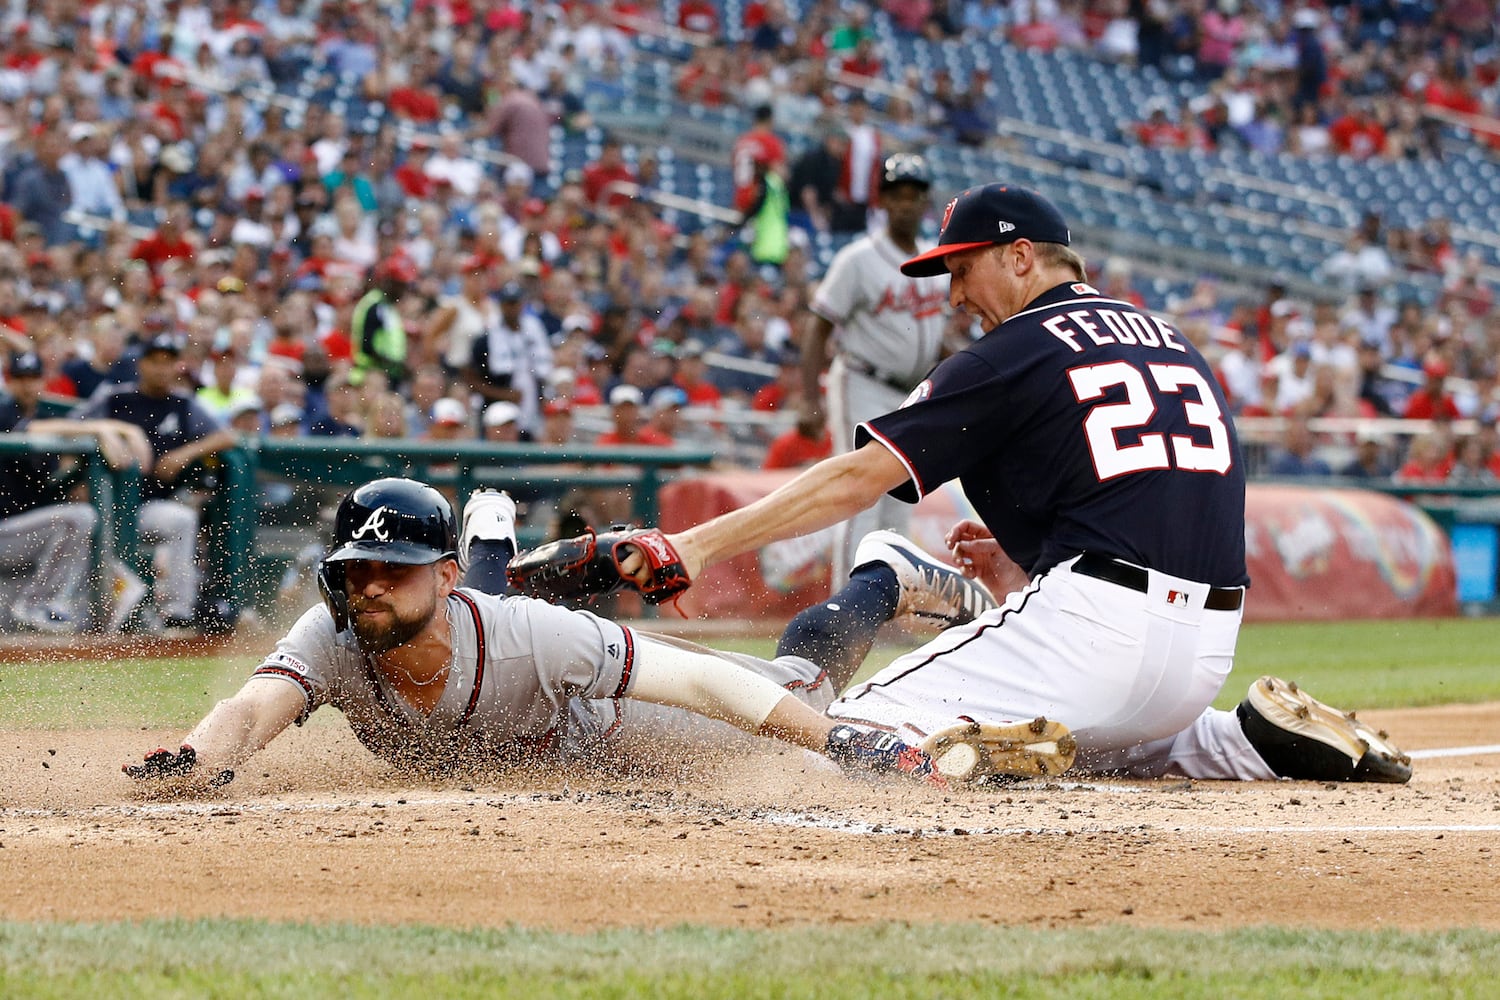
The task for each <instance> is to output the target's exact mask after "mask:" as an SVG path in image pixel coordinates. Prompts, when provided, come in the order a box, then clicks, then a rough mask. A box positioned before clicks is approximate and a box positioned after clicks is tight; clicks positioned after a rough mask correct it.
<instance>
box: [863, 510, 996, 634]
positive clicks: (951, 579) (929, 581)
mask: <svg viewBox="0 0 1500 1000" xmlns="http://www.w3.org/2000/svg"><path fill="white" fill-rule="evenodd" d="M876 562H878V563H884V564H885V565H887V566H889V567H890V568H891V569H893V570H895V572H896V580H897V582H898V583H900V584H901V598H900V600H899V601H898V603H897V604H896V613H895V615H894V616H892V617H893V618H894V619H897V620H899V619H901V618H903V617H906V616H910V617H912V618H914V619H916V620H917V621H919V622H924V623H926V624H928V625H933V626H936V627H937V628H948V627H949V626H952V625H966V624H968V623H969V622H971V621H973V620H974V619H975V618H978V617H979V616H980V615H982V614H984V613H985V612H986V611H988V610H990V609H991V608H993V607H996V604H995V599H994V598H993V597H991V596H990V592H989V591H988V590H985V589H984V587H983V586H981V585H980V584H979V583H977V582H976V581H974V580H970V579H969V578H968V577H966V576H964V575H963V574H962V573H960V572H959V571H958V570H956V569H954V568H953V567H952V566H949V565H946V564H945V563H941V562H939V561H938V560H937V559H934V558H933V557H932V556H931V555H929V554H928V553H927V552H924V551H923V550H922V549H920V548H918V547H917V546H916V545H915V544H913V543H912V542H911V541H910V540H909V539H907V538H905V537H903V536H902V535H900V534H897V533H896V532H894V531H872V532H870V533H869V534H868V535H866V536H865V537H864V538H861V539H860V540H859V546H858V548H856V549H855V550H854V567H855V569H858V568H859V567H861V566H866V565H868V564H870V563H876Z"/></svg>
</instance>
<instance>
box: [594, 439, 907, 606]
mask: <svg viewBox="0 0 1500 1000" xmlns="http://www.w3.org/2000/svg"><path fill="white" fill-rule="evenodd" d="M909 478H910V476H908V475H907V472H906V466H904V465H902V464H901V461H900V459H898V458H896V456H895V455H893V454H891V453H890V452H889V451H887V450H886V449H885V447H884V446H882V445H880V444H877V443H875V442H873V441H872V442H870V443H868V444H866V445H865V446H864V447H862V448H860V449H859V450H858V451H852V452H848V453H846V454H843V455H835V456H834V457H833V458H825V459H824V460H823V461H821V462H819V463H818V464H816V465H814V466H812V467H811V468H809V469H807V470H805V471H804V472H802V473H801V474H800V475H799V476H797V477H796V478H795V479H793V480H792V481H791V482H788V483H785V484H784V485H782V486H781V487H779V488H778V489H776V490H775V491H773V492H772V493H770V494H768V495H766V496H764V497H761V498H760V499H759V500H757V501H755V502H754V503H752V504H750V505H748V506H745V507H741V508H740V509H739V510H735V511H730V512H729V513H728V514H721V515H720V516H718V517H716V518H713V519H712V520H709V521H705V522H703V523H702V524H700V525H698V526H697V527H695V528H689V529H687V530H686V531H683V532H679V533H678V534H675V535H669V536H668V540H669V541H670V542H671V545H672V547H673V549H674V551H675V553H676V554H677V556H678V558H679V559H680V561H681V563H682V565H683V566H684V567H685V569H686V571H687V575H688V578H689V579H697V577H698V574H699V572H700V571H701V570H702V569H703V567H705V566H709V565H712V564H713V563H716V562H720V561H721V560H724V559H729V558H732V557H734V556H737V555H740V554H741V553H744V552H753V551H755V550H756V549H759V548H762V547H763V546H766V545H769V544H771V543H772V542H779V541H781V540H783V539H786V538H800V537H802V536H803V535H809V534H811V533H813V532H814V531H818V530H820V529H822V528H827V527H829V526H830V525H834V524H837V523H838V522H840V521H844V520H847V519H848V518H850V517H853V516H854V515H855V514H858V513H859V512H860V511H862V510H864V509H865V508H866V507H869V506H870V505H871V504H873V503H874V502H875V501H876V500H879V499H880V497H881V496H882V495H884V494H885V493H887V492H889V491H890V490H893V489H895V488H896V487H897V486H900V485H901V484H902V483H904V482H906V481H907V480H908V479H909ZM620 572H621V573H622V574H623V575H624V576H626V577H628V578H631V579H633V580H635V582H636V584H637V585H638V586H639V585H644V584H646V583H649V581H650V573H649V567H648V566H647V564H646V561H645V560H644V559H643V558H642V557H641V556H640V555H638V554H634V553H633V554H631V555H629V556H626V557H624V558H622V559H621V560H620Z"/></svg>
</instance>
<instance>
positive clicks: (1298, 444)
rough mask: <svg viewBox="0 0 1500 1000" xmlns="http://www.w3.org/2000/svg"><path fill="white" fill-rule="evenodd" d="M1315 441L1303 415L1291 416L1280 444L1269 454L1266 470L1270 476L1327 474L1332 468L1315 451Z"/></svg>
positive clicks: (1283, 431)
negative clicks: (1269, 458)
mask: <svg viewBox="0 0 1500 1000" xmlns="http://www.w3.org/2000/svg"><path fill="white" fill-rule="evenodd" d="M1316 444H1317V441H1316V439H1315V437H1314V436H1313V432H1312V431H1311V430H1310V429H1309V428H1308V426H1307V418H1306V417H1304V416H1300V415H1299V416H1291V417H1287V419H1286V426H1285V428H1283V430H1282V433H1281V445H1280V447H1278V448H1277V449H1276V450H1275V451H1273V452H1272V454H1271V460H1270V463H1269V464H1268V465H1267V467H1266V472H1267V473H1268V474H1269V475H1272V476H1329V475H1332V474H1333V470H1332V469H1330V468H1329V467H1328V463H1327V462H1325V461H1323V459H1321V458H1319V457H1318V456H1317V454H1316V452H1315V446H1316Z"/></svg>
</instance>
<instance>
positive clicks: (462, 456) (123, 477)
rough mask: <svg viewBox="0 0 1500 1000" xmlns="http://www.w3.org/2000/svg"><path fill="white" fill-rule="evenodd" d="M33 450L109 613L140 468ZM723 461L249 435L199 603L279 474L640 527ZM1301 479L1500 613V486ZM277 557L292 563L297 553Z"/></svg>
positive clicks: (199, 473) (695, 455) (1476, 604)
mask: <svg viewBox="0 0 1500 1000" xmlns="http://www.w3.org/2000/svg"><path fill="white" fill-rule="evenodd" d="M27 454H54V455H58V456H61V457H63V458H64V459H66V460H69V461H71V462H72V463H75V464H76V468H74V469H72V470H70V471H69V472H68V475H69V476H70V478H72V479H75V480H77V481H78V482H79V483H81V484H86V485H87V488H88V495H89V499H90V502H92V503H93V504H94V506H95V508H96V509H97V510H98V512H99V519H98V524H97V525H96V527H95V530H94V545H93V572H92V573H91V574H90V586H91V595H90V596H91V599H92V603H93V607H94V609H95V610H96V613H97V612H98V611H99V609H102V608H103V607H104V606H105V597H106V595H104V594H103V592H102V591H103V588H104V587H105V586H106V582H107V579H108V575H109V574H108V573H107V566H106V563H107V560H108V559H109V558H110V557H114V558H118V559H119V560H120V561H121V562H123V563H124V564H125V565H127V566H130V567H132V568H134V569H135V570H136V571H137V572H138V573H139V574H140V575H141V576H142V577H143V578H144V579H146V580H148V581H149V580H150V577H151V563H150V555H149V553H148V552H147V551H145V550H144V549H143V547H142V546H141V544H140V542H139V538H138V530H137V515H138V514H139V508H140V503H141V473H140V471H139V470H138V469H134V468H127V469H123V470H114V469H110V468H109V466H108V464H107V463H106V462H105V461H104V459H103V456H102V455H101V454H100V453H99V451H98V449H97V447H96V445H95V443H94V441H93V440H92V439H91V438H67V437H60V436H54V435H43V434H14V433H12V434H4V435H0V456H15V455H27ZM718 457H719V455H718V453H717V452H716V451H715V450H713V449H708V448H683V447H676V448H657V447H600V446H577V447H566V448H555V447H551V446H545V445H534V444H491V443H487V442H481V441H463V442H435V441H412V440H400V439H397V440H388V441H382V440H353V441H349V440H342V441H341V440H335V439H322V440H319V439H308V438H288V439H277V438H269V437H262V438H252V439H249V440H247V441H246V442H245V443H244V444H243V445H242V446H241V447H238V448H233V449H229V450H227V451H224V452H221V453H219V454H218V455H216V456H211V457H210V459H208V460H206V461H205V462H204V463H202V464H201V465H200V467H198V468H196V469H194V470H192V472H191V474H190V475H191V478H190V482H191V485H192V486H193V487H195V488H197V489H198V490H200V492H201V494H202V496H203V504H202V513H203V517H202V529H203V546H204V548H203V552H204V565H203V582H202V599H201V600H200V606H205V607H207V608H209V609H211V610H212V611H213V614H212V615H210V616H209V617H210V620H213V619H216V618H217V619H221V620H223V621H225V622H232V621H233V620H234V618H235V615H236V614H237V613H238V611H240V610H242V609H243V608H245V607H248V606H250V605H251V603H252V602H253V600H254V596H255V590H256V585H255V579H256V573H255V562H256V560H257V558H258V557H262V556H265V555H267V552H266V551H265V549H266V544H265V538H266V531H265V528H264V527H263V526H262V523H261V521H262V518H261V509H260V504H261V496H262V488H263V486H264V484H265V483H266V481H267V480H268V479H271V478H279V479H282V480H287V481H294V482H298V483H303V484H309V485H311V486H315V487H318V488H328V490H329V491H330V492H333V493H337V492H341V491H342V490H344V489H347V488H349V487H351V486H355V485H358V484H359V483H362V482H366V481H368V480H370V479H374V478H378V477H380V476H387V475H401V476H411V477H414V478H417V479H421V480H423V481H426V482H429V483H432V484H433V485H435V486H438V487H440V488H445V489H447V490H449V491H451V493H452V495H453V496H454V497H455V499H456V500H457V501H458V502H459V503H460V504H461V503H462V502H463V501H464V500H465V499H466V498H467V497H468V495H469V493H471V492H472V491H473V490H475V489H478V488H480V487H495V488H501V489H511V490H526V489H530V490H536V489H538V488H540V489H544V490H555V491H557V492H562V491H566V490H568V489H572V488H575V487H585V488H587V487H628V488H629V489H630V490H631V501H632V520H633V521H634V522H635V523H637V524H655V523H657V521H658V506H657V504H658V493H659V491H660V488H661V487H662V485H663V484H664V483H665V482H666V480H667V479H669V478H670V477H672V476H674V475H676V474H678V473H679V472H680V471H681V470H684V469H688V468H695V467H696V468H701V467H705V466H708V465H709V464H711V463H713V462H714V461H715V460H716V459H717V458H718ZM1297 481H1298V482H1300V483H1301V484H1303V485H1308V486H1320V487H1327V488H1329V489H1338V488H1347V487H1351V486H1357V487H1360V488H1365V489H1375V490H1378V491H1381V492H1384V493H1388V494H1392V495H1395V496H1400V497H1404V498H1406V499H1408V500H1409V501H1411V502H1413V503H1415V504H1416V505H1418V506H1419V507H1421V508H1422V509H1423V510H1425V511H1426V512H1427V513H1428V514H1429V515H1430V516H1431V517H1433V519H1434V520H1435V521H1436V522H1437V523H1438V525H1439V526H1440V527H1442V528H1443V530H1444V531H1445V533H1447V534H1448V535H1449V537H1450V538H1451V539H1453V542H1454V548H1455V556H1456V558H1457V559H1458V560H1459V561H1460V562H1461V563H1464V564H1465V567H1466V572H1465V573H1463V574H1461V576H1463V577H1464V578H1466V579H1468V580H1471V581H1472V580H1476V579H1477V580H1478V581H1479V585H1478V586H1477V588H1476V589H1475V590H1474V591H1473V593H1471V594H1470V595H1467V596H1466V595H1464V594H1462V593H1461V595H1460V600H1461V602H1462V603H1463V606H1464V609H1465V610H1466V611H1468V612H1470V613H1484V614H1495V613H1500V599H1497V597H1496V594H1495V591H1496V586H1495V585H1496V576H1497V565H1500V486H1493V485H1458V484H1400V483H1390V482H1375V483H1371V482H1367V481H1361V480H1351V479H1346V478H1343V477H1337V476H1335V477H1328V478H1316V479H1299V480H1297ZM302 527H303V529H304V534H307V535H311V536H315V537H318V538H321V535H320V534H319V531H320V525H319V524H318V523H316V521H310V522H309V523H306V524H304V525H303V526H302ZM540 530H541V529H540V526H532V527H531V528H530V529H528V530H527V531H526V532H525V533H523V536H522V539H521V541H522V544H523V545H529V544H535V543H537V542H539V541H541V540H542V539H541V537H540V535H539V533H538V532H539V531H540ZM276 555H278V556H279V557H280V558H283V559H284V558H287V557H288V556H290V555H291V553H290V552H286V551H284V552H281V553H277V554H276ZM1462 588H1463V581H1462V580H1461V590H1462Z"/></svg>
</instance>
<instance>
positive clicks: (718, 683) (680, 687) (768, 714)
mask: <svg viewBox="0 0 1500 1000" xmlns="http://www.w3.org/2000/svg"><path fill="white" fill-rule="evenodd" d="M625 696H626V697H627V698H636V699H639V700H640V701H649V702H651V703H653V704H656V705H670V706H672V707H674V708H685V709H687V710H688V711H690V712H697V713H698V714H699V715H706V716H708V717H709V718H711V719H721V720H723V721H724V722H727V723H729V724H730V725H732V726H735V727H737V728H739V729H743V730H744V731H745V732H747V733H754V734H755V735H757V736H772V737H775V738H777V739H781V740H784V741H786V742H788V743H794V744H796V745H797V746H800V747H805V748H807V749H809V750H816V751H819V752H821V751H822V750H823V748H824V745H825V744H826V742H827V739H828V730H829V729H831V728H832V723H831V722H829V721H828V719H827V718H825V717H824V716H823V715H822V714H821V713H819V712H816V711H814V710H813V709H812V708H810V707H809V706H808V705H806V704H805V703H803V702H801V701H799V700H797V698H795V697H794V696H792V695H790V694H788V693H787V692H786V690H785V689H784V688H782V687H781V686H780V685H778V684H776V682H774V681H772V680H770V679H768V678H766V677H762V676H761V675H760V674H757V673H752V672H751V671H749V670H746V669H744V668H742V667H738V666H735V665H734V664H732V663H729V662H728V661H726V660H722V659H719V658H718V657H716V656H710V655H708V654H705V653H699V652H694V651H693V650H690V649H682V648H680V647H678V646H669V645H667V644H665V643H660V642H652V641H651V640H650V639H647V638H644V637H642V638H641V641H640V648H639V651H638V653H637V658H636V665H635V670H634V672H633V673H632V674H631V676H630V687H629V689H628V690H627V691H626V692H625Z"/></svg>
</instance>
